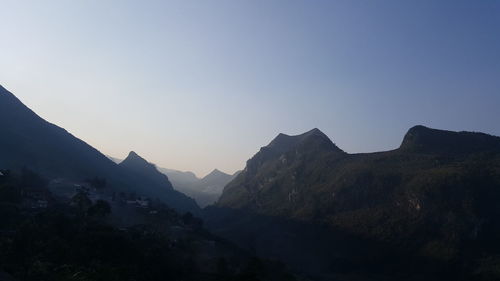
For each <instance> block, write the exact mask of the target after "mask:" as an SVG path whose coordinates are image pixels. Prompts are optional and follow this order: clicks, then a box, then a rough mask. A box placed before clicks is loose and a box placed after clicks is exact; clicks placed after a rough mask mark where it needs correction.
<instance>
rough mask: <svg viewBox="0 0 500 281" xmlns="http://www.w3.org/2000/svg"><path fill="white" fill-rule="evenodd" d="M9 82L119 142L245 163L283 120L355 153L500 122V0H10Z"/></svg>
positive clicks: (119, 151)
mask: <svg viewBox="0 0 500 281" xmlns="http://www.w3.org/2000/svg"><path fill="white" fill-rule="evenodd" d="M0 5H1V7H2V8H1V9H0V19H1V21H2V23H1V24H0V40H1V41H0V84H1V85H3V86H4V87H5V88H7V89H8V90H9V91H11V92H12V93H14V94H15V95H16V96H17V97H18V98H19V99H21V100H22V101H23V102H24V103H25V104H26V105H28V106H29V107H30V108H31V109H33V110H34V111H35V112H37V113H38V114H39V115H40V116H41V117H43V118H45V119H46V120H48V121H50V122H52V123H55V124H57V125H59V126H61V127H63V128H65V129H67V130H68V131H69V132H71V133H72V134H74V135H75V136H77V137H79V138H81V139H83V140H84V141H86V142H87V143H89V144H90V145H92V146H94V147H95V148H97V149H99V150H100V151H101V152H103V153H104V154H107V155H111V156H114V157H118V158H124V157H126V155H127V154H128V152H129V151H130V150H134V151H136V152H137V153H138V154H140V155H141V156H143V157H144V158H146V159H148V160H149V161H151V162H153V163H156V164H157V165H158V166H161V167H166V168H174V169H179V170H190V171H193V172H195V173H196V174H197V175H199V176H203V175H205V174H207V173H208V172H210V171H211V170H213V169H214V168H218V169H220V170H222V171H225V172H228V173H233V172H235V171H236V170H239V169H242V168H244V166H245V161H246V160H247V159H249V158H250V157H252V156H253V155H254V154H255V153H256V152H257V151H258V150H259V148H260V147H262V146H265V145H267V144H268V143H269V142H270V141H271V140H272V139H273V138H274V137H275V136H276V135H277V134H278V133H280V132H282V133H286V134H291V135H293V134H299V133H302V132H305V131H308V130H310V129H312V128H319V129H320V130H322V131H323V132H324V133H325V134H327V135H328V136H329V137H330V138H331V139H332V141H333V142H335V143H336V144H337V145H338V146H339V147H340V148H342V149H343V150H345V151H347V152H350V153H358V152H372V151H381V150H390V149H394V148H396V147H398V146H399V145H400V143H401V140H402V138H403V136H404V134H405V133H406V131H407V130H408V129H409V128H410V127H412V126H414V125H417V124H422V125H426V126H429V127H434V128H440V129H448V130H467V131H481V132H486V133H490V134H494V135H500V122H499V120H500V1H496V0H481V1H478V0H470V1H462V0H439V1H435V0H391V1H389V0H377V1H373V0H366V1H362V0H345V1H341V0H339V1H336V0H328V1H320V0H313V1H308V0H307V1H306V0H302V1H296V0H251V1H250V0H248V1H247V0H245V1H244V0H199V1H194V0H182V1H126V0H119V1H118V0H117V1H111V0H105V1H103V0H85V1H83V0H82V1H76V0H75V1H51V0H48V1H23V0H15V1H5V0H0Z"/></svg>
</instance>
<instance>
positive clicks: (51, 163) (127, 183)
mask: <svg viewBox="0 0 500 281" xmlns="http://www.w3.org/2000/svg"><path fill="white" fill-rule="evenodd" d="M0 120H8V122H7V121H4V122H3V123H2V127H1V134H0V168H4V169H21V168H24V167H25V168H29V169H32V170H34V171H37V172H39V173H41V174H43V175H44V176H46V177H48V178H61V177H62V178H67V179H70V180H75V181H82V180H83V179H86V178H93V177H96V176H98V177H102V178H106V180H107V182H108V185H109V186H110V187H111V188H112V189H114V190H119V191H124V192H136V193H137V194H140V195H145V196H149V197H152V198H159V199H161V200H164V201H166V202H167V201H168V202H167V203H170V205H171V206H172V207H174V208H177V209H178V210H180V211H187V210H191V211H197V210H198V207H197V206H196V204H195V203H194V202H193V201H192V200H191V201H190V200H189V198H186V196H184V195H182V194H180V193H177V192H174V191H172V190H168V189H165V188H164V186H163V185H158V184H157V182H152V181H150V180H149V179H147V178H145V177H143V176H141V175H137V174H134V173H129V172H127V171H126V170H124V169H122V168H121V167H119V166H118V165H116V164H115V163H113V162H112V161H111V160H109V159H108V158H107V157H106V156H104V155H103V154H102V153H100V152H99V151H98V150H96V149H95V148H93V147H91V146H90V145H88V144H86V143H85V142H83V141H82V140H80V139H78V138H76V137H74V136H73V135H71V134H70V133H68V132H67V131H66V130H64V129H62V128H60V127H57V126H56V125H53V124H51V123H49V122H47V121H45V120H43V119H42V118H40V117H39V116H38V115H36V114H35V113H34V112H33V111H31V110H30V109H29V108H27V107H26V106H25V105H24V104H22V102H20V101H19V100H18V99H17V98H16V97H15V96H14V95H13V94H12V93H10V92H9V91H7V90H6V89H5V88H3V87H1V86H0Z"/></svg>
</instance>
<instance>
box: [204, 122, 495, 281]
mask: <svg viewBox="0 0 500 281" xmlns="http://www.w3.org/2000/svg"><path fill="white" fill-rule="evenodd" d="M499 200H500V138H499V137H495V136H490V135H487V134H482V133H470V132H450V131H442V130H436V129H430V128H426V127H424V126H416V127H413V128H411V129H410V130H409V131H408V133H407V134H406V135H405V137H404V140H403V142H402V145H401V146H400V147H399V148H398V149H395V150H392V151H387V152H377V153H363V154H347V153H344V152H342V151H341V150H340V149H338V148H337V147H335V146H334V145H333V144H330V142H329V140H327V139H325V137H324V135H323V134H321V133H319V132H315V133H314V134H310V133H306V134H304V135H301V136H295V137H289V136H283V135H279V136H278V137H277V138H276V139H275V140H273V141H272V142H271V143H270V144H269V145H268V146H266V147H263V148H262V149H261V150H260V151H259V152H258V153H257V154H256V155H255V156H254V157H253V158H251V159H250V160H249V161H248V162H247V167H246V168H245V170H244V171H243V172H242V173H241V174H240V175H239V176H238V177H236V179H234V180H233V181H232V182H231V183H229V184H228V185H227V186H226V188H225V189H224V193H223V195H222V196H221V198H220V199H219V201H218V203H217V206H218V207H220V208H229V209H235V210H239V211H245V212H249V213H252V214H257V215H260V216H270V217H277V218H286V219H290V220H293V221H297V222H301V223H312V224H314V225H316V226H322V225H323V226H325V227H327V229H329V230H330V231H337V232H341V233H347V234H349V235H351V236H352V237H360V238H363V239H367V240H369V241H376V242H378V243H384V244H385V245H387V246H388V247H389V246H390V247H391V248H392V249H397V250H398V251H401V252H404V253H406V254H405V255H403V257H409V256H418V257H424V258H426V259H430V260H433V261H440V262H445V263H446V264H448V265H449V264H453V265H455V266H457V264H458V263H466V264H470V265H471V267H473V265H476V266H477V265H478V264H482V261H481V258H482V257H493V256H496V255H498V254H500V244H499V243H498V242H496V239H495V238H494V237H497V236H498V235H500V206H499V205H498V201H499ZM239 220H241V219H239ZM209 223H213V222H210V221H209ZM214 223H215V224H216V223H218V222H217V219H215V222H214ZM224 227H225V228H224V231H226V233H229V232H231V231H228V229H229V228H230V227H229V226H228V225H226V226H224ZM240 227H241V226H238V225H237V224H236V225H235V226H234V229H233V230H232V231H234V232H237V229H238V228H240ZM215 231H216V232H217V230H215ZM229 235H232V234H229ZM254 235H256V237H259V236H261V235H266V234H259V233H258V232H254ZM267 238H269V237H267ZM255 239H257V238H255ZM252 241H253V240H252ZM275 242H276V241H275ZM339 243H342V242H339ZM337 244H338V243H337ZM268 246H269V245H268ZM271 246H272V244H271ZM353 246H354V245H353ZM290 247H292V246H290ZM471 251H472V252H471ZM496 265H500V261H498V263H493V264H490V265H488V266H492V267H494V266H496ZM489 269H491V268H489ZM467 270H468V271H467V274H472V272H474V271H475V270H478V269H477V268H475V269H474V268H472V269H471V268H467ZM498 276H499V277H500V275H498Z"/></svg>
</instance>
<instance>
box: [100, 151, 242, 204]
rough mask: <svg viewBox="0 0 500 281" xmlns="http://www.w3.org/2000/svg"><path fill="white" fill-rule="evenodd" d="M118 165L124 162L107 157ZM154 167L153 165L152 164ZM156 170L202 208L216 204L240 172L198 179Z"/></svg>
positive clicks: (176, 171) (188, 175) (159, 168)
mask: <svg viewBox="0 0 500 281" xmlns="http://www.w3.org/2000/svg"><path fill="white" fill-rule="evenodd" d="M107 157H108V158H109V159H110V160H112V161H113V162H115V163H117V164H121V163H122V162H123V160H121V159H118V158H115V157H112V156H107ZM151 165H153V164H151ZM155 169H156V170H157V171H159V172H160V173H162V174H164V175H166V176H167V177H168V179H169V181H170V182H171V183H172V186H173V188H174V189H175V190H177V191H179V192H181V193H183V194H185V195H187V196H189V197H191V198H193V199H194V200H196V203H198V205H199V206H200V207H202V208H204V207H206V206H208V205H211V204H214V203H215V202H216V201H217V200H218V199H219V197H220V196H221V195H222V191H223V190H224V187H225V186H226V184H228V183H229V182H230V181H231V180H233V179H234V178H235V177H236V176H237V175H238V174H239V173H240V171H237V172H236V173H234V174H233V175H229V174H226V173H224V172H222V171H220V170H218V169H214V170H213V171H212V172H210V173H209V174H208V175H206V176H205V177H203V178H198V177H197V176H196V175H195V174H194V173H193V172H189V171H186V172H184V171H179V170H175V169H167V168H162V167H157V166H155Z"/></svg>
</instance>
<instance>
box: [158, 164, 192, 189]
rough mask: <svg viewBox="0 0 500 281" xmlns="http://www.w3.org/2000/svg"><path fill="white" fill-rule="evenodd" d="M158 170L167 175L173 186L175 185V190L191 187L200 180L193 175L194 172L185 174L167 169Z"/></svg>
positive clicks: (159, 168)
mask: <svg viewBox="0 0 500 281" xmlns="http://www.w3.org/2000/svg"><path fill="white" fill-rule="evenodd" d="M158 170H159V171H160V172H161V173H163V174H165V175H167V176H168V178H169V179H170V181H171V182H172V184H173V185H174V188H177V187H182V186H191V185H193V184H195V183H197V182H198V181H200V179H199V178H198V177H197V176H196V175H195V174H194V173H193V172H183V171H178V170H174V169H167V168H161V167H158Z"/></svg>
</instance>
